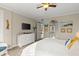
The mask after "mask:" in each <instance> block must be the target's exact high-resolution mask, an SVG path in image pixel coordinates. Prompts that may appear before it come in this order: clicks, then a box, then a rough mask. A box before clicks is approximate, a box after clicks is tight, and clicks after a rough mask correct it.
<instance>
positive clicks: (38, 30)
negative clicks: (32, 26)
mask: <svg viewBox="0 0 79 59" xmlns="http://www.w3.org/2000/svg"><path fill="white" fill-rule="evenodd" d="M39 39H41V24H40V23H37V40H39Z"/></svg>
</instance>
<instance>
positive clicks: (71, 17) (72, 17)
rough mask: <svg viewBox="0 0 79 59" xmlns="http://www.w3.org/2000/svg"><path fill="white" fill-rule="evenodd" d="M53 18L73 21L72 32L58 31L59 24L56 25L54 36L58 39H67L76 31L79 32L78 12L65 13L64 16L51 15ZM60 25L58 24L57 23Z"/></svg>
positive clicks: (60, 20)
mask: <svg viewBox="0 0 79 59" xmlns="http://www.w3.org/2000/svg"><path fill="white" fill-rule="evenodd" d="M53 19H55V20H57V21H59V22H62V21H72V22H73V30H72V33H71V34H69V33H62V32H61V31H60V28H61V27H60V26H58V29H57V31H56V33H55V36H56V38H58V39H68V38H69V37H70V36H75V34H76V33H77V32H79V14H72V15H66V16H59V17H53ZM58 25H60V24H58Z"/></svg>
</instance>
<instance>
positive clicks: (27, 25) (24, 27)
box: [22, 23, 31, 30]
mask: <svg viewBox="0 0 79 59" xmlns="http://www.w3.org/2000/svg"><path fill="white" fill-rule="evenodd" d="M30 29H31V24H27V23H22V30H30Z"/></svg>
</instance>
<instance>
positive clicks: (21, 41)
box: [17, 33, 35, 47]
mask: <svg viewBox="0 0 79 59" xmlns="http://www.w3.org/2000/svg"><path fill="white" fill-rule="evenodd" d="M34 41H35V34H34V33H29V34H21V35H18V38H17V42H18V46H19V47H22V46H24V45H27V44H30V43H32V42H34Z"/></svg>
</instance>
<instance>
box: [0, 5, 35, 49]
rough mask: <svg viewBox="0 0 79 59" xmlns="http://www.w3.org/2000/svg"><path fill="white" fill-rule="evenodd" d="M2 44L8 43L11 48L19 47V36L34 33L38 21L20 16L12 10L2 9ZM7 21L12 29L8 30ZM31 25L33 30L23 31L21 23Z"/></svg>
mask: <svg viewBox="0 0 79 59" xmlns="http://www.w3.org/2000/svg"><path fill="white" fill-rule="evenodd" d="M0 15H1V16H0V17H1V18H0V19H1V20H0V22H1V23H0V25H1V26H0V31H1V32H0V38H1V39H0V42H6V43H7V44H8V45H9V46H10V47H14V46H17V35H19V34H21V33H23V32H34V30H33V27H35V26H36V21H35V20H32V19H28V18H26V17H23V16H21V15H18V14H16V13H14V12H12V11H10V10H7V9H4V8H1V7H0ZM6 20H9V25H10V28H9V29H6ZM23 22H24V23H28V24H31V30H22V29H21V23H23Z"/></svg>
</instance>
